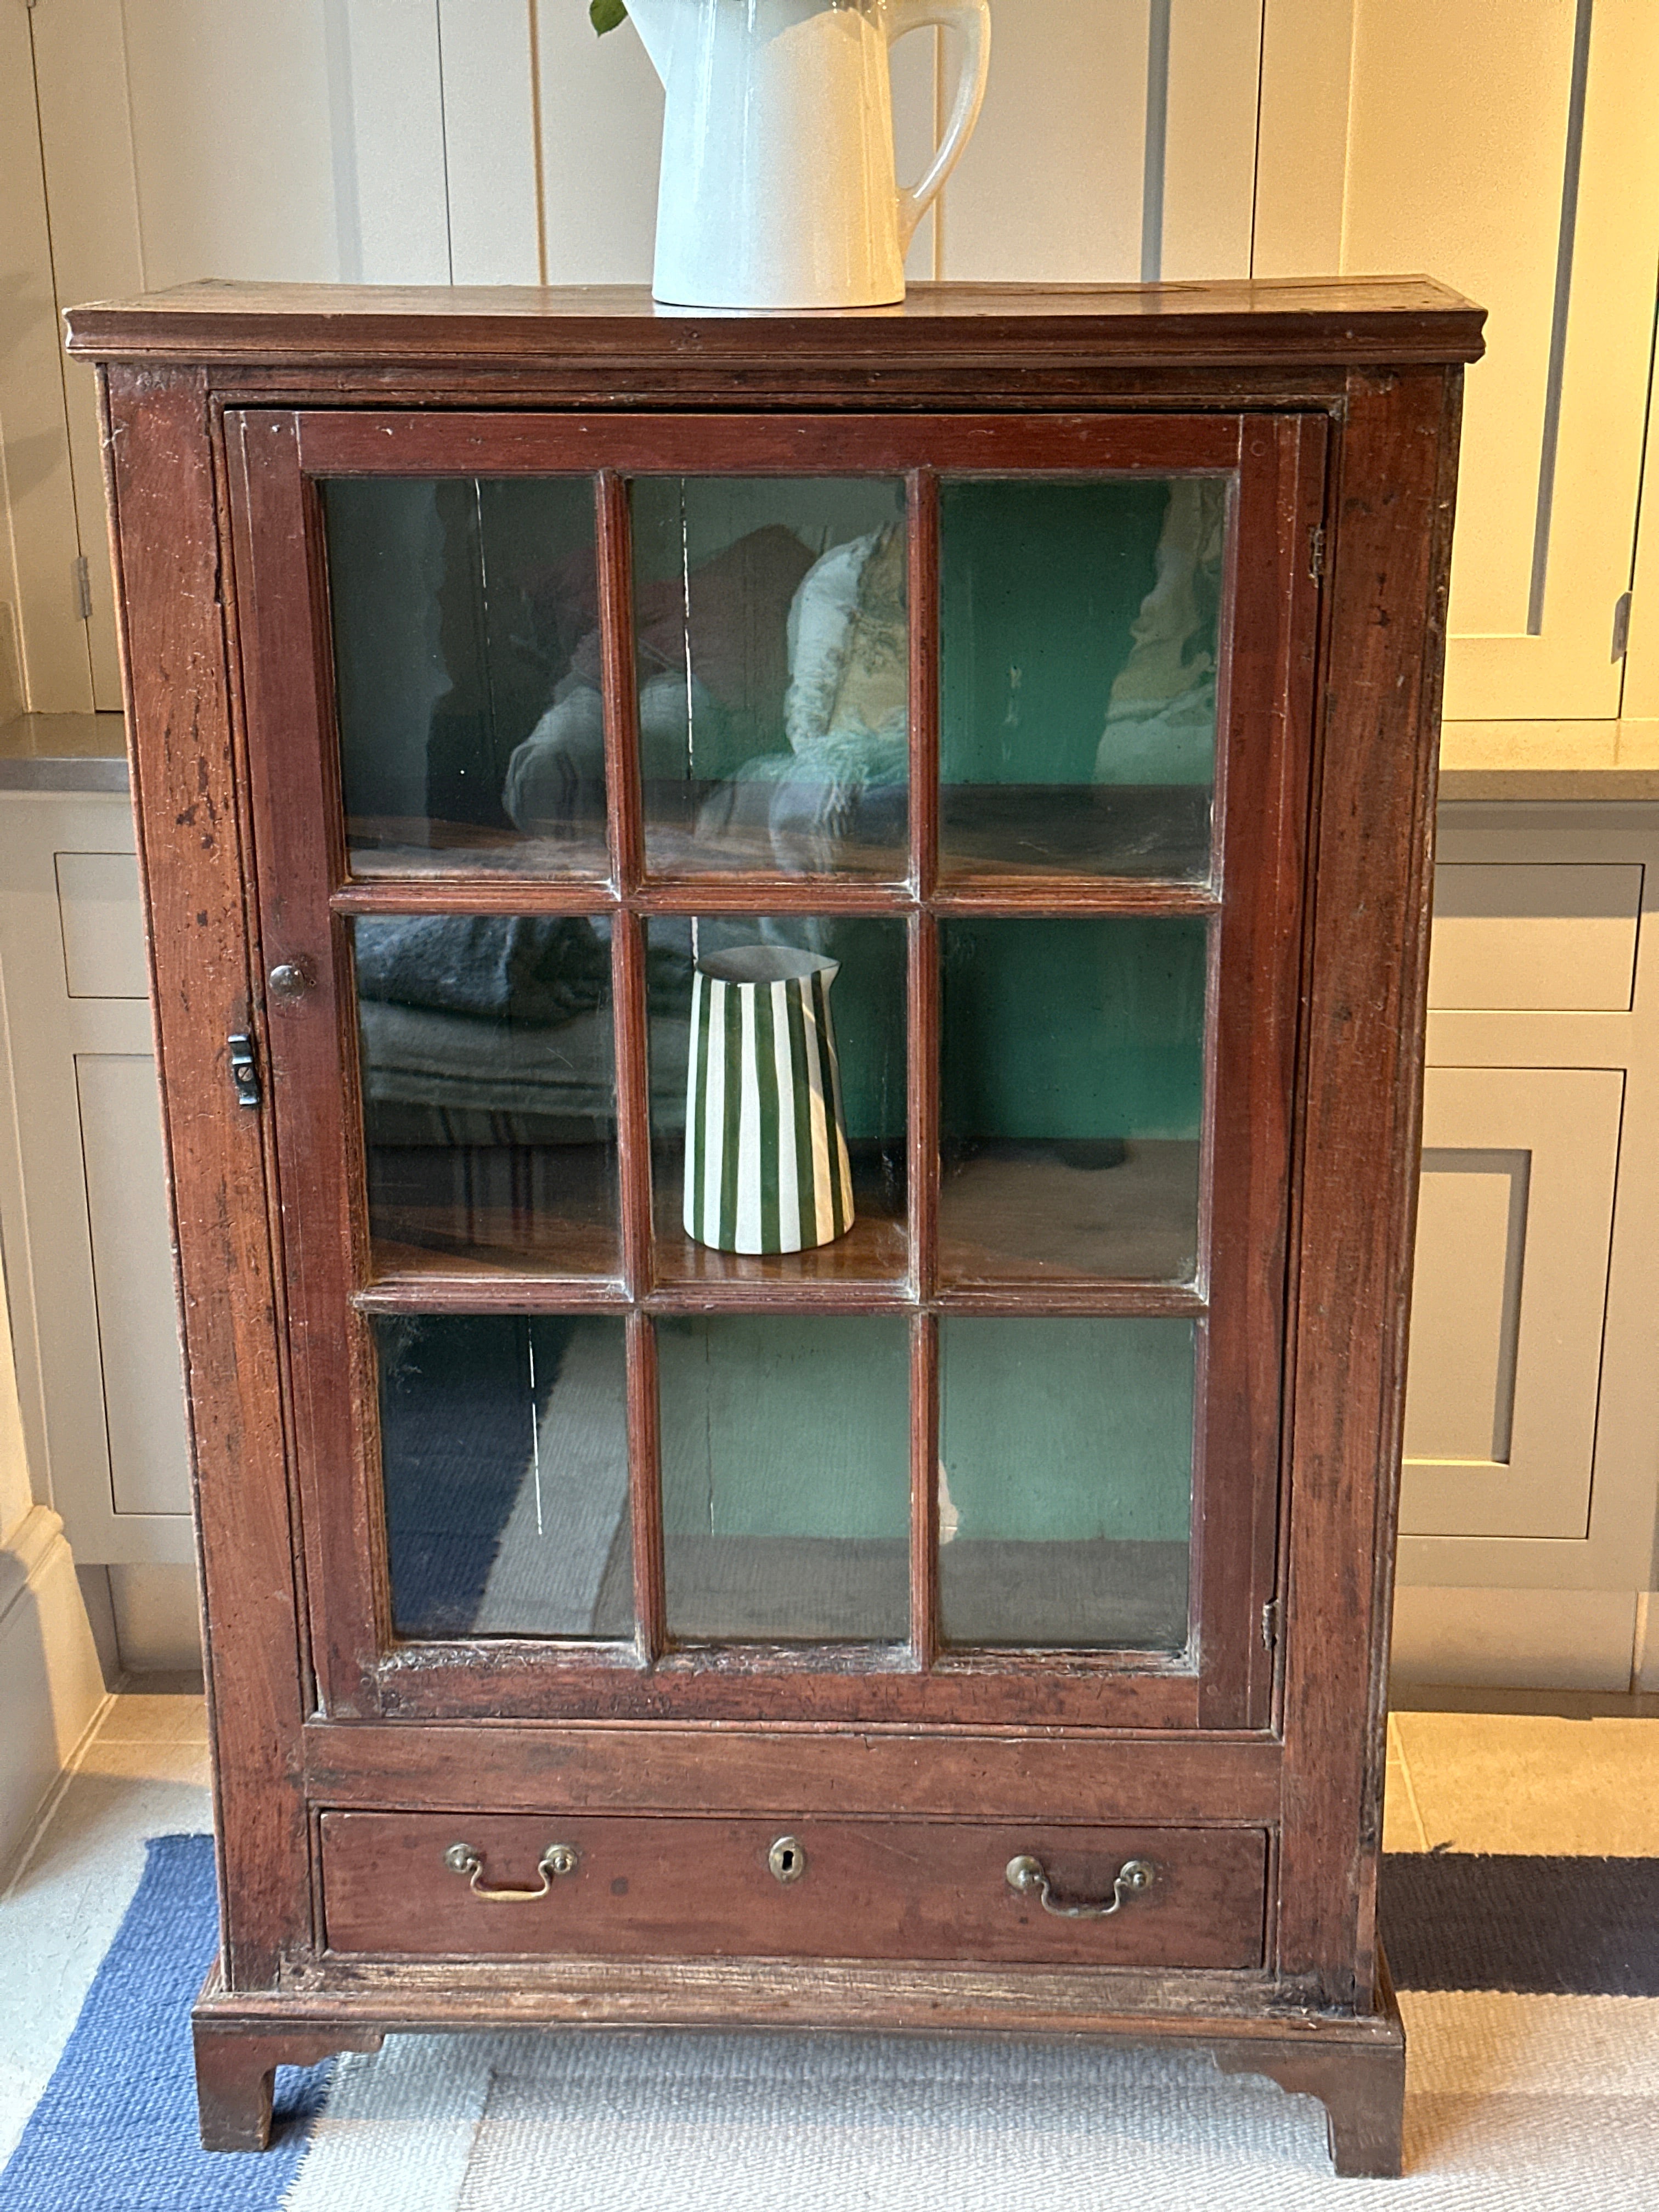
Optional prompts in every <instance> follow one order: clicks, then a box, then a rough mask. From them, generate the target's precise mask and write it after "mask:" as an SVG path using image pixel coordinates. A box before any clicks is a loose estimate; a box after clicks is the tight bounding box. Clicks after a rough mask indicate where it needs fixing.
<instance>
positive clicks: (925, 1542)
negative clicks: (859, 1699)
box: [910, 1313, 939, 1674]
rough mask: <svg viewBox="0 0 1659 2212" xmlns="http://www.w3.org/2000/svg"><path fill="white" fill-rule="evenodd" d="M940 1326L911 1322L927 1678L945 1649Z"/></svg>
mask: <svg viewBox="0 0 1659 2212" xmlns="http://www.w3.org/2000/svg"><path fill="white" fill-rule="evenodd" d="M910 1650H911V1653H912V1655H913V1656H914V1657H915V1663H916V1665H917V1667H918V1668H920V1669H921V1671H922V1672H923V1673H924V1674H925V1673H926V1672H927V1669H928V1668H930V1667H931V1666H932V1665H933V1659H934V1656H935V1654H936V1653H937V1652H938V1650H939V1322H938V1321H937V1319H936V1318H935V1317H934V1316H933V1315H932V1314H927V1313H921V1314H918V1315H917V1316H915V1320H914V1321H913V1322H911V1324H910Z"/></svg>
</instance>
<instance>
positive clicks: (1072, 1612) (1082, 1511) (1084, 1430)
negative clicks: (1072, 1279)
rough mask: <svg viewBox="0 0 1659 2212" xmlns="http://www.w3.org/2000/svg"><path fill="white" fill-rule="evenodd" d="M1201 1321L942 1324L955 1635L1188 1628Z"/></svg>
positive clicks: (1065, 1639)
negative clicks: (1197, 1340)
mask: <svg viewBox="0 0 1659 2212" xmlns="http://www.w3.org/2000/svg"><path fill="white" fill-rule="evenodd" d="M1194 1349H1195V1332H1194V1324H1193V1323H1192V1322H1188V1321H1116V1320H1114V1321H1055V1320H1047V1319H1042V1320H1036V1319H1025V1320H1004V1319H998V1320H981V1319H980V1318H978V1317H977V1316H975V1317H971V1318H970V1317H969V1316H966V1315H963V1314H946V1315H945V1316H942V1318H941V1320H940V1322H939V1356H940V1369H941V1374H940V1409H939V1411H940V1431H939V1454H940V1468H939V1603H940V1608H941V1613H942V1616H943V1626H944V1630H945V1636H946V1637H947V1638H949V1640H950V1641H951V1643H953V1644H1062V1645H1070V1646H1073V1647H1078V1646H1102V1645H1105V1646H1113V1645H1115V1646H1117V1647H1119V1648H1127V1649H1129V1650H1141V1651H1145V1650H1152V1651H1178V1650H1182V1648H1183V1647H1184V1645H1185V1644H1186V1641H1187V1576H1188V1541H1189V1538H1190V1534H1191V1522H1192V1469H1193V1376H1194Z"/></svg>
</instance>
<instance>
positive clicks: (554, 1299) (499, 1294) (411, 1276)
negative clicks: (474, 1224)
mask: <svg viewBox="0 0 1659 2212" xmlns="http://www.w3.org/2000/svg"><path fill="white" fill-rule="evenodd" d="M351 1303H352V1304H353V1305H354V1306H355V1307H356V1309H357V1310H358V1312H360V1313H369V1314H377V1313H384V1314H394V1313H416V1314H425V1313H450V1314H488V1313H512V1314H523V1313H623V1312H625V1311H626V1310H627V1309H628V1307H629V1304H630V1303H631V1301H630V1299H629V1295H628V1286H627V1285H626V1284H624V1283H623V1282H621V1281H618V1280H616V1279H611V1278H608V1277H593V1276H581V1275H526V1274H516V1273H512V1274H510V1273H503V1272H501V1271H499V1270H495V1269H489V1270H486V1269H484V1268H483V1267H480V1268H479V1269H478V1271H477V1273H463V1272H462V1271H461V1270H460V1269H459V1268H455V1269H452V1270H451V1271H450V1272H447V1273H439V1272H438V1271H437V1270H435V1271H434V1272H433V1273H431V1274H429V1275H428V1274H422V1273H415V1272H410V1273H399V1274H386V1275H382V1276H380V1279H378V1280H377V1281H375V1282H373V1283H367V1284H365V1285H364V1286H363V1287H362V1290H359V1291H353V1292H352V1293H351Z"/></svg>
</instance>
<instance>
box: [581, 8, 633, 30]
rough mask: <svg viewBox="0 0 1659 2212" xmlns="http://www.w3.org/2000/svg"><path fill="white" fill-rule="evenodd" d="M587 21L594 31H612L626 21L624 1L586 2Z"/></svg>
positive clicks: (626, 12)
mask: <svg viewBox="0 0 1659 2212" xmlns="http://www.w3.org/2000/svg"><path fill="white" fill-rule="evenodd" d="M587 20H588V21H589V22H590V23H592V26H593V28H594V29H595V30H596V31H600V32H604V31H614V30H615V29H616V27H617V24H618V23H625V22H626V21H628V9H627V6H626V4H625V0H588V7H587Z"/></svg>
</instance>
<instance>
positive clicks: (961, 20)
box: [887, 0, 991, 252]
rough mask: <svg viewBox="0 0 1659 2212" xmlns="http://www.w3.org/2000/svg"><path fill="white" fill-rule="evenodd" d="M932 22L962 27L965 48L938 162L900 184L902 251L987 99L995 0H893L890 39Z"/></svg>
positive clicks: (956, 28) (949, 28)
mask: <svg viewBox="0 0 1659 2212" xmlns="http://www.w3.org/2000/svg"><path fill="white" fill-rule="evenodd" d="M930 23H937V24H938V25H939V27H940V28H941V29H942V30H946V31H960V32H961V33H962V35H963V41H964V44H965V46H966V53H965V58H964V61H963V70H962V74H961V76H959V77H958V78H957V96H956V99H955V100H954V102H953V103H952V105H951V120H950V123H949V125H947V126H946V129H945V136H944V137H943V138H941V139H940V141H939V146H938V148H937V149H936V151H935V152H934V155H933V160H932V161H930V162H929V163H928V164H927V167H926V169H924V170H923V172H922V173H921V177H920V178H919V179H917V181H916V182H915V184H914V185H900V186H899V196H898V228H899V250H900V252H905V251H907V250H908V247H909V244H910V240H912V239H913V238H914V237H915V234H916V225H917V224H918V223H919V222H921V218H922V217H923V216H925V215H926V214H927V210H928V209H929V207H930V206H931V205H932V204H933V201H934V199H935V198H936V197H938V194H939V190H940V187H941V186H942V185H944V182H945V179H946V178H947V177H948V176H949V175H950V173H951V170H952V169H954V168H955V167H956V165H957V158H958V156H959V155H961V152H962V149H963V147H964V146H965V145H966V144H967V143H968V138H969V132H970V131H972V130H973V127H974V125H975V123H977V122H978V120H979V111H980V108H981V106H982V104H983V102H984V99H985V73H986V71H987V69H988V68H989V67H990V65H991V8H990V0H889V4H888V8H887V43H888V45H889V46H892V45H893V44H895V43H896V40H900V39H902V37H903V36H904V34H905V33H906V32H907V31H920V30H922V29H923V28H925V27H926V26H927V25H928V24H930Z"/></svg>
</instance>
